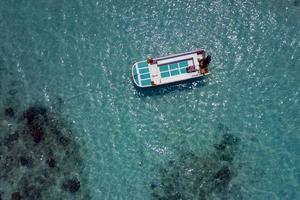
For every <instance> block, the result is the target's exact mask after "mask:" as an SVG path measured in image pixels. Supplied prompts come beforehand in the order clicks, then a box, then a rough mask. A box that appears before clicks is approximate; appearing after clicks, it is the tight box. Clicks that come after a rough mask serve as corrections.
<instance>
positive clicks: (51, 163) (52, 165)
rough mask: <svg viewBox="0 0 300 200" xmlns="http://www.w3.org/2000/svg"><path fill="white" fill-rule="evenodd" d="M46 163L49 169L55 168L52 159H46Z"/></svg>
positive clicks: (54, 162)
mask: <svg viewBox="0 0 300 200" xmlns="http://www.w3.org/2000/svg"><path fill="white" fill-rule="evenodd" d="M46 162H47V164H48V166H49V167H50V168H54V167H56V161H55V160H54V159H53V158H48V159H47V161H46Z"/></svg>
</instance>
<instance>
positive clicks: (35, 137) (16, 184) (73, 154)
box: [0, 106, 90, 200]
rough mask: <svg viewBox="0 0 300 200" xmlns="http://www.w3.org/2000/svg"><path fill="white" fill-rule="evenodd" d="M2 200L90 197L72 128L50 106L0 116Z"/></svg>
mask: <svg viewBox="0 0 300 200" xmlns="http://www.w3.org/2000/svg"><path fill="white" fill-rule="evenodd" d="M0 120H1V121H0V122H1V124H0V183H1V184H0V199H15V200H16V199H30V200H34V199H39V200H42V199H90V196H89V192H88V187H87V186H85V184H86V181H87V180H86V178H85V177H84V172H83V169H84V160H83V157H82V156H81V153H80V145H79V144H78V143H77V141H76V140H75V136H74V134H73V133H72V130H71V126H70V125H68V123H67V122H66V121H65V120H63V118H62V117H61V116H60V115H58V114H57V113H54V112H52V111H50V109H49V108H47V107H45V106H30V107H28V108H27V109H25V110H23V111H15V110H14V109H13V108H12V107H6V108H4V109H3V110H2V113H1V114H0Z"/></svg>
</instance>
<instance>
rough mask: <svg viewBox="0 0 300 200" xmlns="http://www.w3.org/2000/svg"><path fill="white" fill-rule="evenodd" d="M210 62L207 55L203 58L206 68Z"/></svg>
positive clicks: (209, 57)
mask: <svg viewBox="0 0 300 200" xmlns="http://www.w3.org/2000/svg"><path fill="white" fill-rule="evenodd" d="M210 61H211V56H210V55H207V56H206V58H205V64H206V66H208V65H209V63H210Z"/></svg>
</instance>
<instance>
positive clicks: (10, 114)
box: [4, 107, 15, 117]
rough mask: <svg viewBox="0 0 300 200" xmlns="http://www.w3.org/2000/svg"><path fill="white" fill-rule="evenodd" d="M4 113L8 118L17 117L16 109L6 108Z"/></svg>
mask: <svg viewBox="0 0 300 200" xmlns="http://www.w3.org/2000/svg"><path fill="white" fill-rule="evenodd" d="M4 113H5V115H6V116H8V117H14V116H15V112H14V109H13V108H12V107H7V108H5V109H4Z"/></svg>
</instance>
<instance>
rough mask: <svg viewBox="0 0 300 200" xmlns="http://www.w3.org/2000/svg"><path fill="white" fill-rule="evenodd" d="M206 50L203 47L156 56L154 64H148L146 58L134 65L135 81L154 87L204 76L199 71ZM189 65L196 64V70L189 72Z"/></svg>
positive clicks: (142, 85)
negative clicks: (200, 61) (200, 60)
mask: <svg viewBox="0 0 300 200" xmlns="http://www.w3.org/2000/svg"><path fill="white" fill-rule="evenodd" d="M204 52H205V51H204V50H203V49H198V50H195V51H190V52H186V53H181V54H175V55H170V56H165V57H160V58H154V59H153V61H154V62H153V64H148V63H147V61H146V60H144V61H140V62H137V63H135V64H134V65H133V67H132V75H133V81H134V83H135V84H136V85H137V86H139V87H152V86H156V85H164V84H168V83H173V82H178V81H184V80H188V79H193V78H197V77H200V76H203V74H200V72H199V71H200V68H199V62H198V59H199V58H200V59H203V58H204V56H205V55H204ZM189 66H194V67H195V69H196V71H195V72H189V73H188V72H187V67H189Z"/></svg>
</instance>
